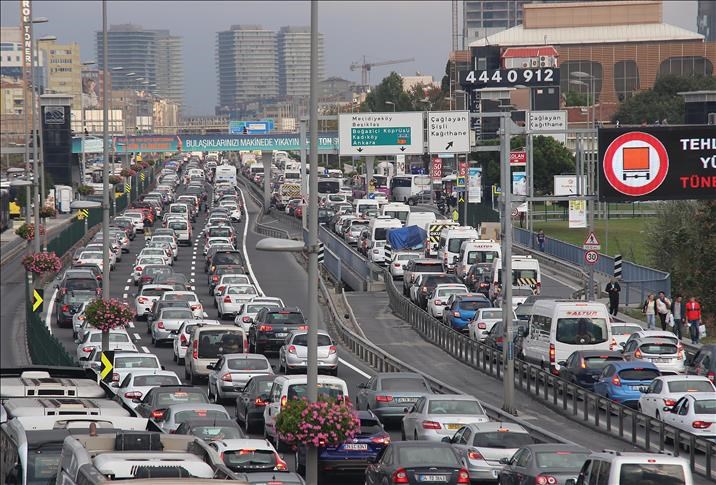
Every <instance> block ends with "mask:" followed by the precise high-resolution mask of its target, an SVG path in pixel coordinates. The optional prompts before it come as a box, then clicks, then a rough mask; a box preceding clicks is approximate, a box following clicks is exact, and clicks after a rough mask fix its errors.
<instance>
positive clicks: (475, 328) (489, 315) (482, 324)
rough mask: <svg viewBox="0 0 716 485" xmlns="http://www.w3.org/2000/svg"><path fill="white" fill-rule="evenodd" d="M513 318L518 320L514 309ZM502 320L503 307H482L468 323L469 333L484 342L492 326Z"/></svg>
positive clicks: (474, 338) (471, 336)
mask: <svg viewBox="0 0 716 485" xmlns="http://www.w3.org/2000/svg"><path fill="white" fill-rule="evenodd" d="M512 318H513V319H514V320H517V315H515V311H514V310H512ZM501 320H502V309H501V308H480V309H479V310H478V311H477V313H475V318H473V319H472V320H471V321H470V323H468V324H467V331H468V334H469V335H470V338H471V339H472V340H477V341H479V342H482V341H483V340H485V338H487V334H489V333H490V330H492V327H494V326H495V324H496V323H497V322H499V321H501Z"/></svg>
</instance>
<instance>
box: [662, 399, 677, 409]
mask: <svg viewBox="0 0 716 485" xmlns="http://www.w3.org/2000/svg"><path fill="white" fill-rule="evenodd" d="M664 406H667V407H670V408H673V407H674V406H676V401H674V400H673V399H664Z"/></svg>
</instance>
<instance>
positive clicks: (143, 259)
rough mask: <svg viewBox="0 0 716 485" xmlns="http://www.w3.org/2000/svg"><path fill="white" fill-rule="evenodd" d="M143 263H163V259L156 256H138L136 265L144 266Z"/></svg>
mask: <svg viewBox="0 0 716 485" xmlns="http://www.w3.org/2000/svg"><path fill="white" fill-rule="evenodd" d="M145 264H164V259H163V258H158V257H156V256H149V257H144V256H143V257H141V258H139V261H138V262H137V265H138V266H144V265H145Z"/></svg>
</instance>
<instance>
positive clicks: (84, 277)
mask: <svg viewBox="0 0 716 485" xmlns="http://www.w3.org/2000/svg"><path fill="white" fill-rule="evenodd" d="M70 271H72V273H71V274H65V277H64V278H62V281H60V284H59V285H57V289H58V291H59V294H60V295H64V294H65V293H69V292H70V291H93V292H95V293H96V294H99V293H100V292H101V291H102V285H100V282H99V280H97V278H96V277H95V276H94V274H93V273H92V272H91V270H82V271H78V270H67V272H68V273H70Z"/></svg>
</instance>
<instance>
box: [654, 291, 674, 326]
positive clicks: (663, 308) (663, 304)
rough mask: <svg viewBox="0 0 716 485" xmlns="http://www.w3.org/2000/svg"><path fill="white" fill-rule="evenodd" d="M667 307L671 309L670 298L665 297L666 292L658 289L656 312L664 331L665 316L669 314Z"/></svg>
mask: <svg viewBox="0 0 716 485" xmlns="http://www.w3.org/2000/svg"><path fill="white" fill-rule="evenodd" d="M669 309H671V300H669V299H668V298H667V297H666V293H664V292H663V291H660V292H659V297H658V298H657V299H656V313H657V314H658V315H659V322H660V323H661V329H662V330H664V331H666V326H667V325H666V316H667V315H668V314H669Z"/></svg>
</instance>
